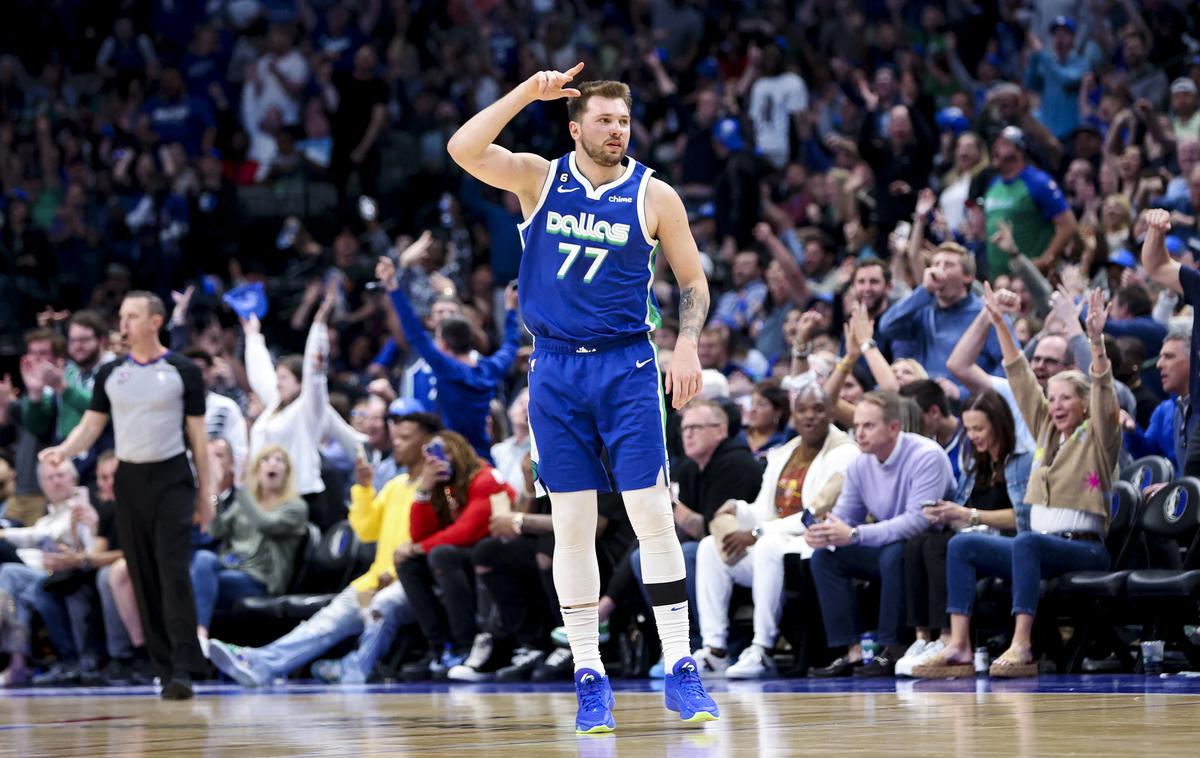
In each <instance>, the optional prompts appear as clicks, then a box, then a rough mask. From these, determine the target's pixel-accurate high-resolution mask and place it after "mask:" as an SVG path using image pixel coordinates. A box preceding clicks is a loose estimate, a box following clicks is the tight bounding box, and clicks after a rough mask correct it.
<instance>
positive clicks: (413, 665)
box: [400, 651, 440, 682]
mask: <svg viewBox="0 0 1200 758" xmlns="http://www.w3.org/2000/svg"><path fill="white" fill-rule="evenodd" d="M439 658H440V656H439V655H438V654H436V653H434V652H432V651H430V652H428V653H426V654H425V655H424V656H422V657H421V659H420V660H416V661H412V662H410V663H406V664H404V665H403V666H401V667H400V678H401V679H403V680H404V681H406V682H423V681H425V680H426V679H429V678H430V676H432V668H433V665H434V664H435V663H437V662H438V659H439Z"/></svg>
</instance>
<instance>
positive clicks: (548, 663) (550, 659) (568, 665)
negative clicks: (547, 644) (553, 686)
mask: <svg viewBox="0 0 1200 758" xmlns="http://www.w3.org/2000/svg"><path fill="white" fill-rule="evenodd" d="M574 670H575V658H574V657H573V656H572V655H571V649H570V648H566V647H560V648H555V650H554V652H552V653H550V655H548V656H546V660H544V661H542V663H541V665H539V666H538V667H537V668H536V669H534V671H533V676H531V677H530V678H531V679H533V681H535V682H560V681H562V680H564V679H569V678H570V677H571V672H573V671H574Z"/></svg>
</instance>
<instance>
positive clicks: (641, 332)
mask: <svg viewBox="0 0 1200 758" xmlns="http://www.w3.org/2000/svg"><path fill="white" fill-rule="evenodd" d="M581 70H583V64H582V63H579V64H576V65H575V67H573V68H572V69H570V70H569V71H567V72H565V73H563V72H558V71H540V72H538V73H537V74H535V75H534V76H531V77H530V78H529V79H528V80H526V81H525V82H524V83H522V84H521V85H519V86H518V87H516V88H515V89H514V90H512V91H511V92H509V93H508V94H507V95H505V96H504V97H502V98H500V99H499V100H497V101H496V102H495V103H493V104H492V105H490V106H488V107H487V108H485V109H484V110H483V111H481V112H480V113H478V114H476V115H475V116H474V117H473V118H471V119H470V120H469V121H468V122H467V123H465V124H463V126H462V128H460V129H459V130H458V132H457V133H456V134H455V135H454V136H453V137H452V138H451V140H450V143H449V145H448V146H447V147H448V150H449V152H450V155H451V157H453V158H454V160H455V161H456V162H457V163H458V165H460V166H462V168H463V169H464V170H466V171H467V172H468V173H470V174H471V175H473V176H475V177H476V178H478V179H479V180H481V181H484V182H487V183H488V184H491V185H492V186H494V187H499V188H500V189H505V190H508V191H510V192H512V193H514V194H515V195H516V196H517V197H518V198H519V199H520V201H521V210H522V212H523V214H524V216H525V221H524V222H523V223H521V224H520V225H519V226H518V229H519V230H520V233H521V240H522V243H523V245H524V254H523V255H522V257H521V273H520V279H519V291H520V301H521V313H522V316H523V317H524V319H525V324H526V326H527V327H528V328H529V331H530V332H531V333H532V334H533V337H534V345H533V354H532V355H531V356H530V361H529V425H530V432H531V438H532V457H533V469H534V474H535V476H536V477H537V479H538V481H539V482H540V483H541V485H542V486H543V487H544V488H545V489H546V490H547V492H549V494H550V502H551V508H552V513H553V522H554V540H555V549H554V585H555V587H556V589H557V590H558V597H559V603H560V604H561V605H562V617H563V623H564V625H565V626H566V629H567V637H568V639H569V641H570V644H571V652H572V654H573V655H574V657H575V690H576V695H577V696H578V699H579V711H578V715H577V716H576V719H575V728H576V731H578V732H580V733H592V732H609V731H612V730H613V728H614V726H615V722H614V720H613V716H612V708H613V695H612V689H611V688H610V687H609V682H608V677H607V676H605V673H604V664H603V663H602V662H601V660H600V647H599V624H598V620H597V604H598V602H599V596H600V573H599V568H598V564H597V561H596V549H595V536H596V496H597V493H598V492H599V491H608V478H607V476H606V474H605V471H604V469H603V467H602V465H601V464H600V462H599V461H600V451H601V448H602V447H603V448H607V449H608V454H609V459H610V463H611V467H612V474H613V478H614V479H615V481H616V484H617V488H618V489H619V490H620V491H621V494H622V496H623V498H624V500H625V507H626V508H627V509H628V511H629V520H630V522H631V523H632V524H633V528H634V531H635V532H637V536H638V540H639V541H640V543H641V554H642V572H643V573H642V576H643V578H644V580H645V583H646V589H647V591H648V593H649V596H650V599H651V604H652V605H653V606H654V617H655V621H656V622H657V624H658V632H659V637H660V638H661V639H662V646H663V661H664V664H665V666H666V671H667V677H666V687H665V698H666V706H667V708H669V709H671V710H673V711H676V712H678V713H679V716H680V718H681V719H683V720H684V721H711V720H715V719H716V718H718V717H719V715H720V713H719V711H718V709H717V704H716V703H715V702H713V700H712V698H710V697H709V696H708V693H707V692H705V690H704V685H703V684H702V683H701V681H700V675H699V672H698V671H697V667H696V662H695V660H693V659H692V657H691V651H690V650H689V641H688V640H689V636H688V602H687V589H686V586H685V584H684V564H683V551H682V550H681V549H680V547H679V539H678V538H677V537H676V535H675V523H674V519H673V517H672V513H671V495H670V491H669V490H668V488H667V486H668V485H667V482H668V474H667V454H666V438H665V432H664V423H665V420H666V406H665V402H664V395H663V392H664V386H663V385H662V384H660V382H659V372H658V356H657V352H656V351H655V347H654V342H653V339H652V337H651V335H650V332H651V331H652V330H653V329H654V328H655V327H656V326H657V325H658V324H659V313H658V307H657V304H656V302H655V298H654V294H653V293H652V292H651V283H652V282H653V279H654V258H655V254H656V251H657V250H658V249H660V248H661V250H662V252H663V253H664V254H665V255H666V257H667V262H668V263H670V265H671V269H672V271H673V272H674V273H675V278H676V280H677V282H678V284H679V288H680V295H679V324H680V328H679V340H678V342H677V343H676V346H675V352H674V355H673V357H672V358H671V363H670V365H669V366H668V367H667V371H666V381H665V391H666V392H668V393H671V394H672V400H673V404H674V406H675V407H676V408H680V407H682V406H683V405H684V404H685V403H687V401H688V400H690V399H691V398H693V397H694V396H695V395H696V394H697V392H699V390H700V359H699V357H698V355H697V353H696V343H697V341H698V339H699V335H700V329H701V327H702V326H703V324H704V319H705V316H706V314H707V312H708V304H709V295H708V283H707V282H706V281H705V279H704V273H703V271H702V269H701V267H700V254H699V251H698V250H697V249H696V243H695V240H693V239H692V235H691V231H690V229H689V227H688V220H687V213H686V212H685V210H684V207H683V202H682V201H681V200H680V199H679V196H678V195H677V194H675V191H674V190H673V189H671V187H669V186H668V185H667V184H666V183H664V182H662V181H660V180H658V179H656V178H654V177H653V176H651V174H652V172H651V170H650V169H649V168H647V167H646V166H643V165H642V164H640V163H638V162H637V161H635V160H633V159H632V158H629V157H627V156H626V154H625V152H626V150H627V149H628V146H629V121H630V106H631V99H630V94H629V87H627V86H626V85H624V84H622V83H620V82H607V81H599V82H587V83H584V84H582V85H580V87H579V88H578V89H575V88H571V87H567V85H568V84H569V83H570V82H571V81H572V80H573V79H574V78H575V76H576V75H578V74H579V72H580V71H581ZM559 98H567V115H568V117H569V119H570V121H569V123H568V125H567V128H568V129H569V130H570V133H571V138H572V139H574V141H575V150H574V151H572V152H570V153H568V154H566V155H564V156H562V157H560V158H556V159H554V160H547V159H545V158H543V157H541V156H538V155H532V154H529V153H513V152H510V151H509V150H507V149H505V148H503V147H501V146H500V145H497V144H495V140H496V138H497V136H499V134H500V132H501V131H502V130H503V129H504V127H505V125H507V124H508V122H509V121H510V120H512V118H513V117H514V116H516V115H517V113H519V112H520V111H521V109H522V108H524V107H525V106H527V105H529V104H530V103H532V102H534V101H535V100H557V99H559Z"/></svg>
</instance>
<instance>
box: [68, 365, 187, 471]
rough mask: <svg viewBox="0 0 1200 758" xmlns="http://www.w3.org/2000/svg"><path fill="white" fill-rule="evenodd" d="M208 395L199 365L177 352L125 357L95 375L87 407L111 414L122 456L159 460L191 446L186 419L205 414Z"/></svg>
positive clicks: (131, 460)
mask: <svg viewBox="0 0 1200 758" xmlns="http://www.w3.org/2000/svg"><path fill="white" fill-rule="evenodd" d="M205 394H207V393H206V390H205V389H204V378H203V376H201V374H200V369H199V368H197V367H196V364H195V363H192V361H191V360H190V359H188V358H186V357H184V356H182V355H179V354H178V353H174V352H171V351H167V352H166V353H164V354H163V355H162V357H160V358H159V359H158V360H155V361H151V362H150V363H146V364H142V363H138V362H137V361H135V360H134V359H133V358H132V357H131V356H125V357H124V358H119V359H117V360H115V361H112V362H111V363H107V364H105V365H104V366H103V367H101V369H100V371H99V372H98V373H97V374H96V386H95V388H94V389H93V391H92V404H91V406H90V407H89V408H88V410H93V411H97V412H99V413H106V414H108V415H109V417H110V418H112V425H113V436H114V437H115V441H116V447H117V458H118V459H119V460H122V461H126V462H128V463H157V462H158V461H165V460H169V459H171V458H174V457H175V456H177V455H181V454H183V452H184V451H185V450H186V449H187V440H186V426H187V425H186V417H187V416H200V417H203V416H204V396H205Z"/></svg>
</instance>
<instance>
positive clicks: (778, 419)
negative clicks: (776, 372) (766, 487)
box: [746, 382, 794, 460]
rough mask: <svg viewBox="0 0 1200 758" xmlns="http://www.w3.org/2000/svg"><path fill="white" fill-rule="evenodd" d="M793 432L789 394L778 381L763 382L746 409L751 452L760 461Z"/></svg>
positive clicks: (789, 437) (747, 435)
mask: <svg viewBox="0 0 1200 758" xmlns="http://www.w3.org/2000/svg"><path fill="white" fill-rule="evenodd" d="M793 435H794V433H793V432H792V431H791V430H790V429H788V395H787V393H786V392H784V391H783V390H782V389H780V388H779V387H778V386H777V385H776V384H774V383H767V382H763V383H761V384H759V385H758V386H756V387H755V388H754V392H753V393H751V395H750V407H749V408H748V409H747V411H746V442H747V443H748V444H749V446H750V452H752V453H754V457H756V458H758V459H759V460H764V459H765V458H766V457H767V453H769V452H770V451H771V450H774V449H775V448H777V447H779V446H780V445H782V444H784V443H785V442H787V441H788V440H789V439H791V437H792V436H793Z"/></svg>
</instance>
